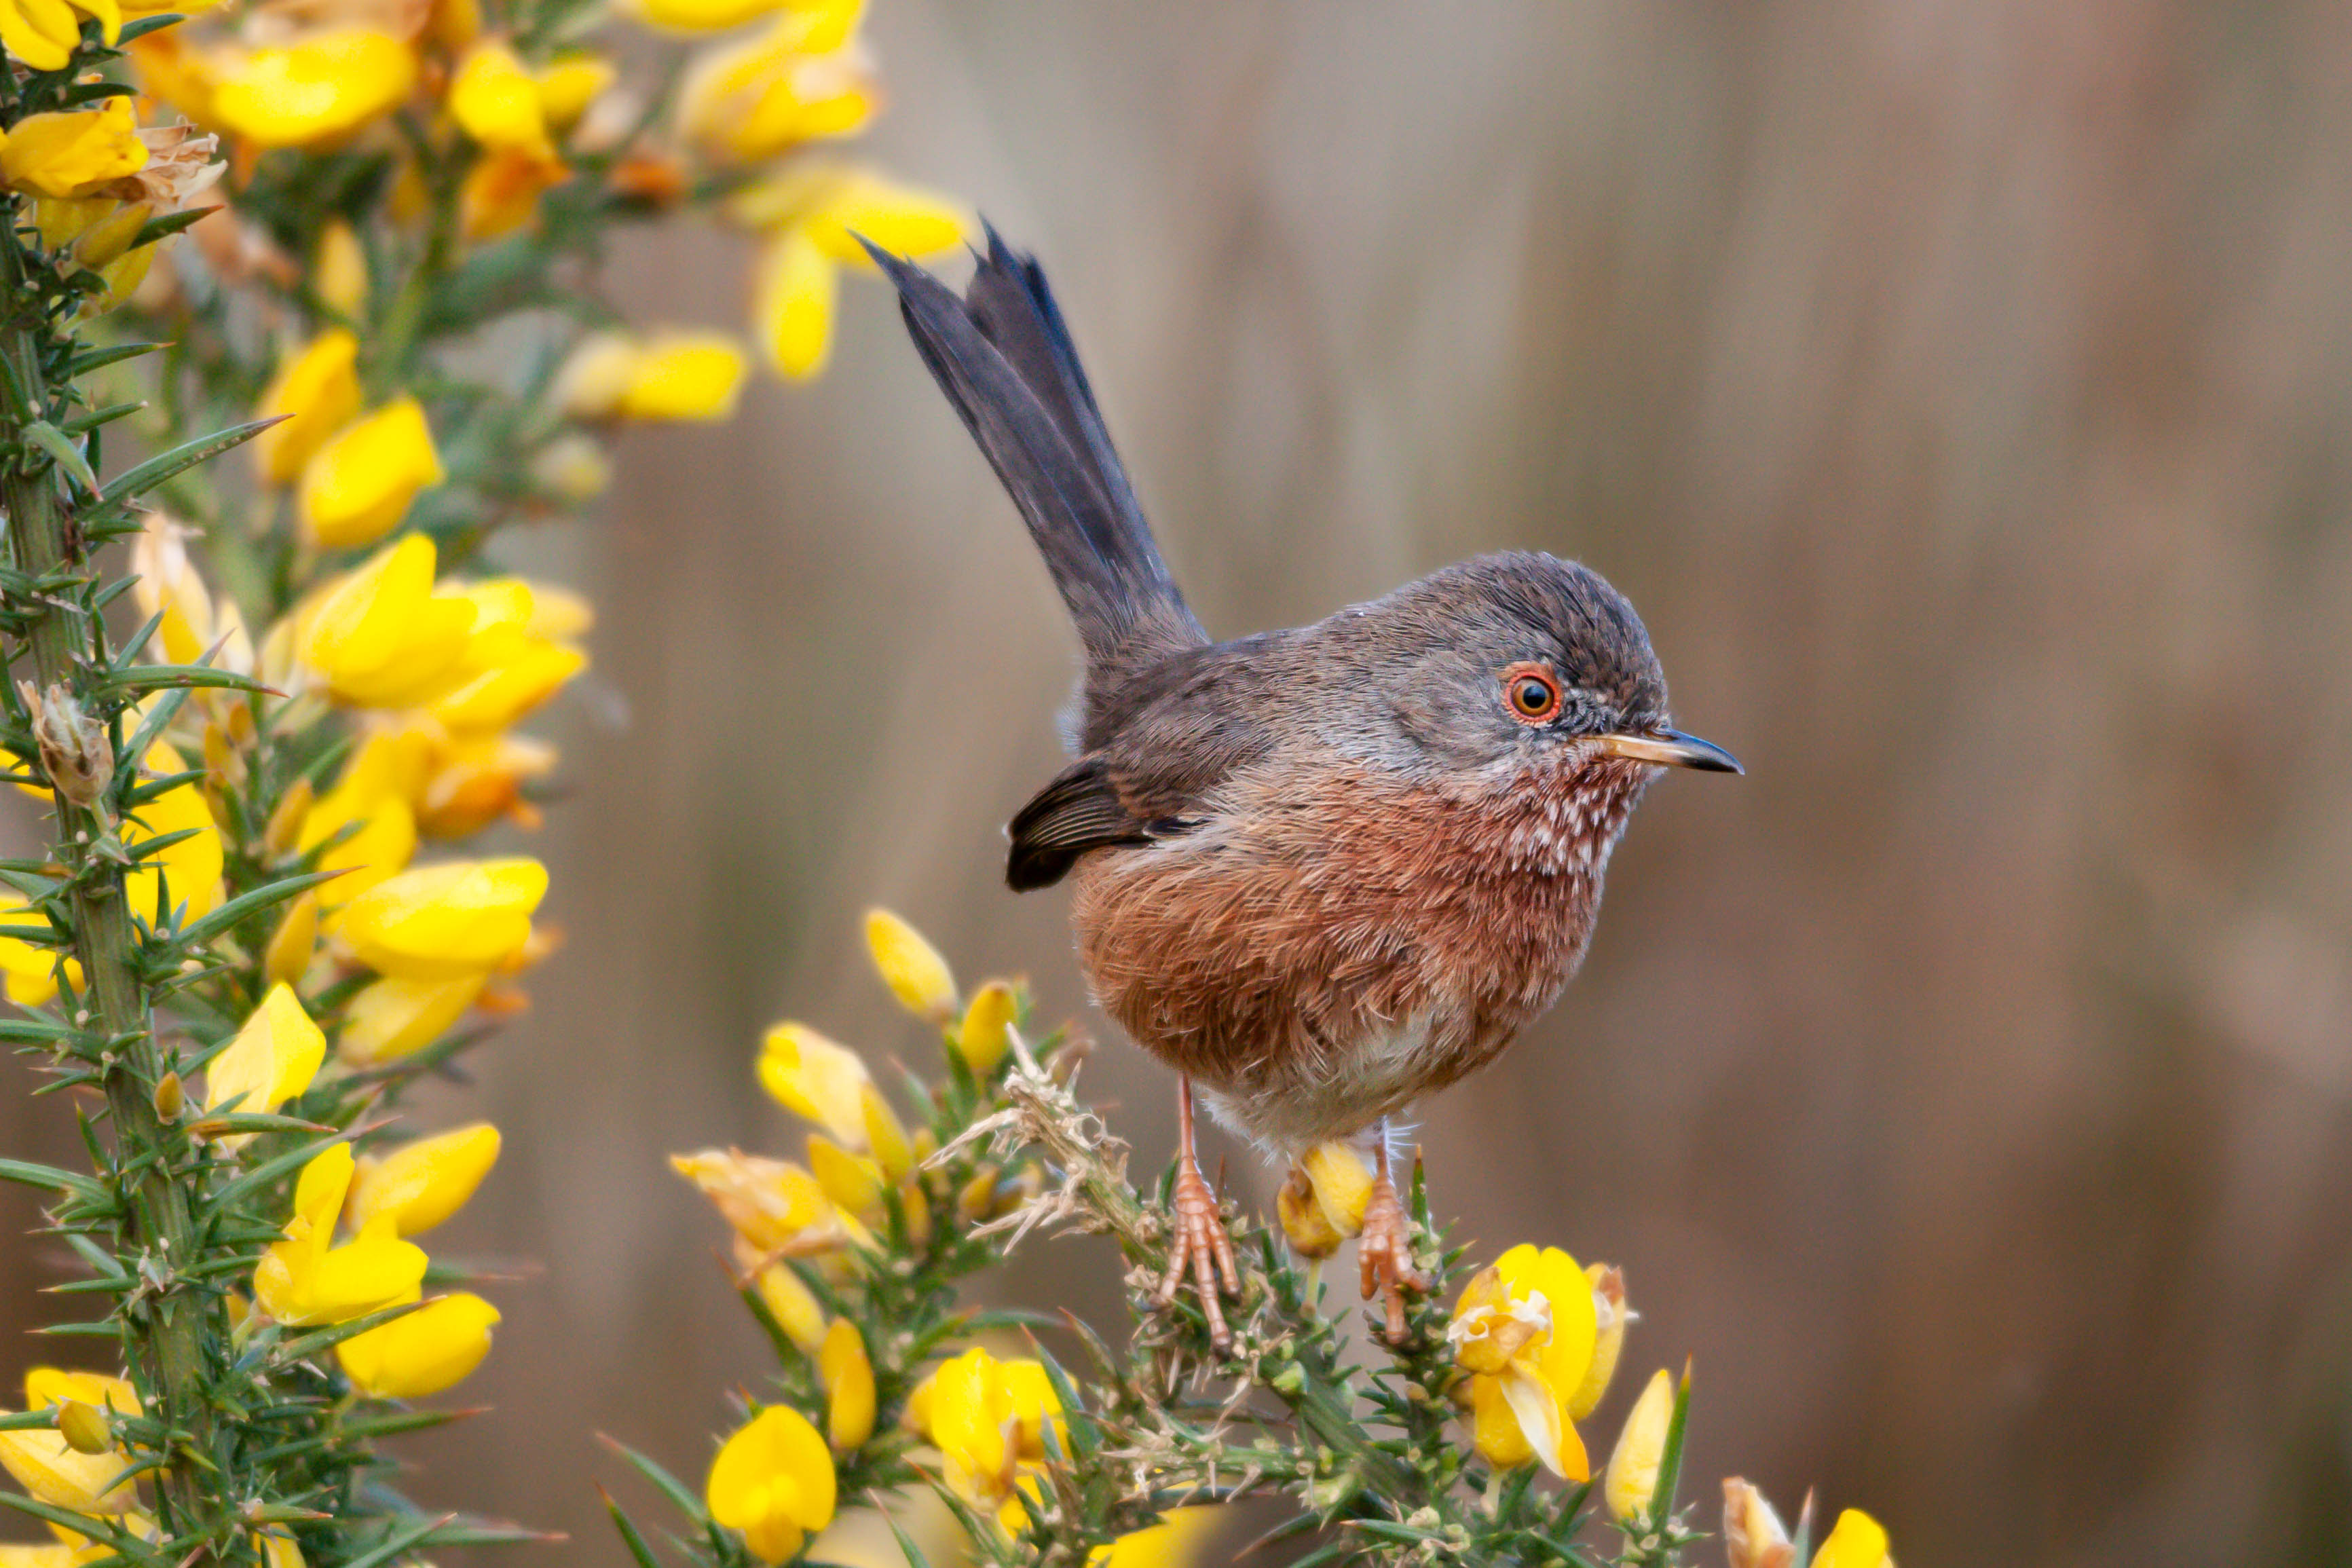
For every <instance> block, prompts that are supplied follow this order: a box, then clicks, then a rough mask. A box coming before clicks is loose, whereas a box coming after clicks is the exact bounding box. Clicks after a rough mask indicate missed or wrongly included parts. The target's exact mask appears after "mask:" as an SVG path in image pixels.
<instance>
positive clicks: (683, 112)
mask: <svg viewBox="0 0 2352 1568" xmlns="http://www.w3.org/2000/svg"><path fill="white" fill-rule="evenodd" d="M861 9H862V6H861V5H857V4H856V3H854V0H853V3H851V4H847V5H843V4H833V5H819V6H815V7H812V8H809V9H806V10H794V11H787V12H785V13H784V14H783V15H782V16H778V17H777V18H776V20H775V21H774V22H773V23H772V24H771V25H770V26H769V27H768V28H767V30H766V31H765V32H763V33H761V34H760V35H758V36H757V37H751V38H749V39H746V40H743V41H742V42H740V43H734V44H727V45H722V46H720V47H717V48H713V49H710V50H709V51H707V52H706V53H705V54H704V55H703V56H702V57H701V58H699V59H698V60H697V61H696V62H695V63H694V65H693V67H692V68H690V69H689V70H688V72H687V75H686V79H685V80H684V81H683V82H681V83H680V84H679V87H678V98H677V110H678V122H679V125H680V128H681V129H682V130H683V131H684V132H686V135H687V137H688V140H690V141H692V142H696V143H697V144H698V145H699V146H700V147H702V148H703V149H704V151H706V152H707V153H710V154H711V155H713V156H714V157H718V158H722V159H734V160H738V161H740V162H743V163H758V162H760V161H761V160H763V159H768V158H772V157H775V156H776V155H777V154H778V153H785V152H789V151H791V150H792V149H793V148H794V147H797V146H800V145H801V144H802V143H803V142H814V141H819V140H823V139H825V138H829V137H837V136H851V135H855V134H856V132H860V131H863V130H864V129H865V128H866V123H867V122H868V121H871V120H872V119H873V118H874V110H875V106H876V102H877V92H876V88H875V83H874V77H873V69H872V67H871V66H870V64H869V63H868V62H867V60H866V53H865V51H864V50H863V49H861V48H860V47H857V45H856V41H855V39H854V36H853V35H854V33H855V30H856V26H857V21H858V16H859V12H860V11H861Z"/></svg>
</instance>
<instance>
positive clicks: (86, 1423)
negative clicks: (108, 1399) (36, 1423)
mask: <svg viewBox="0 0 2352 1568" xmlns="http://www.w3.org/2000/svg"><path fill="white" fill-rule="evenodd" d="M57 1419H58V1436H61V1437H63V1438H64V1439H65V1440H66V1447H68V1448H71V1449H72V1450H73V1451H74V1452H75V1453H77V1454H103V1453H106V1452H107V1451H109V1450H110V1449H111V1448H112V1447H114V1434H113V1432H112V1431H111V1430H110V1429H109V1428H108V1426H107V1425H106V1417H105V1416H103V1415H100V1414H99V1413H98V1411H97V1410H96V1409H95V1408H93V1407H92V1406H90V1405H84V1404H83V1403H82V1402H81V1401H80V1400H79V1399H68V1400H67V1401H66V1402H65V1403H64V1404H63V1405H58V1417H57Z"/></svg>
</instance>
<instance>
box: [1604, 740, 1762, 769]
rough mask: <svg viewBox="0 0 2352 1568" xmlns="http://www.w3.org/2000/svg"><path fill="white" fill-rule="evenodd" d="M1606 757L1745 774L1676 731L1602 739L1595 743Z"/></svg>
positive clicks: (1711, 746) (1716, 750)
mask: <svg viewBox="0 0 2352 1568" xmlns="http://www.w3.org/2000/svg"><path fill="white" fill-rule="evenodd" d="M1594 743H1595V744H1597V745H1598V746H1599V747H1600V748H1601V751H1602V752H1604V753H1606V754H1607V755H1609V756H1612V757H1623V758H1624V759H1625V760H1626V761H1628V762H1633V763H1657V764H1658V765H1659V766H1660V767H1664V768H1696V769H1697V770H1698V771H1699V772H1701V773H1746V772H1747V771H1748V770H1747V769H1745V768H1743V767H1741V766H1740V765H1739V759H1738V757H1735V756H1733V755H1732V754H1731V753H1730V752H1727V751H1725V750H1724V749H1723V748H1722V747H1721V746H1718V745H1717V744H1716V743H1715V742H1713V741H1702V740H1700V739H1699V738H1698V737H1697V736H1696V735H1685V734H1684V733H1683V732H1682V731H1679V730H1657V731H1638V730H1636V731H1622V732H1621V733H1618V734H1614V735H1602V736H1601V737H1600V738H1599V739H1598V740H1597V741H1596V742H1594Z"/></svg>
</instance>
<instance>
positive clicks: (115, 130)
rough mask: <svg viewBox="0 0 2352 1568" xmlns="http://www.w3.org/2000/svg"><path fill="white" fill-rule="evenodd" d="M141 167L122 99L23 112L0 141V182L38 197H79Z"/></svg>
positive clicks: (134, 128)
mask: <svg viewBox="0 0 2352 1568" xmlns="http://www.w3.org/2000/svg"><path fill="white" fill-rule="evenodd" d="M61 8H62V7H61ZM11 47H13V40H12V44H11ZM146 166H147V144H146V143H145V142H142V141H141V140H140V139H139V126H138V122H137V121H135V120H134V119H133V118H132V116H131V100H129V99H127V98H110V99H108V100H105V102H104V103H102V104H101V105H100V107H98V108H96V109H83V110H68V111H67V112H65V113H61V114H28V115H26V117H25V118H24V119H22V120H20V121H17V122H16V124H15V125H14V126H12V127H11V128H10V129H9V130H8V131H7V132H5V137H0V184H8V185H11V186H14V187H15V188H16V189H17V190H20V191H32V192H35V193H37V194H38V195H45V196H80V195H87V194H89V192H91V191H93V190H96V189H97V188H98V187H99V186H100V185H104V184H109V183H110V182H111V181H115V180H119V179H121V178H123V177H124V176H125V175H128V174H137V173H138V172H139V171H140V170H141V169H143V168H145V167H146Z"/></svg>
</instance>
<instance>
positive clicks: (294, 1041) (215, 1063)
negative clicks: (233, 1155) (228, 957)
mask: <svg viewBox="0 0 2352 1568" xmlns="http://www.w3.org/2000/svg"><path fill="white" fill-rule="evenodd" d="M326 1059H327V1037H326V1036H325V1035H324V1034H323V1033H321V1032H320V1028H319V1026H318V1025H316V1024H314V1023H312V1022H311V1021H310V1014H308V1013H306V1012H304V1011H303V1010H302V1004H301V1001H300V999H299V998H298V997H297V996H296V995H295V994H294V992H293V989H292V987H290V986H288V985H286V984H283V983H281V984H276V985H273V986H271V987H270V988H269V993H268V995H266V996H264V997H262V999H261V1005H260V1006H258V1007H256V1008H255V1009H254V1010H253V1016H251V1017H249V1018H247V1020H246V1021H245V1026H244V1027H242V1028H240V1029H238V1030H237V1032H236V1038H235V1039H233V1040H231V1041H230V1042H229V1043H228V1044H227V1045H226V1046H225V1047H222V1048H221V1051H220V1054H219V1055H217V1056H215V1057H214V1058H213V1059H212V1061H211V1062H210V1064H209V1065H207V1066H206V1067H205V1107H206V1109H207V1110H212V1111H215V1112H217V1111H223V1110H239V1111H246V1112H251V1113H258V1114H264V1115H267V1114H269V1113H271V1112H274V1111H276V1110H278V1107H280V1106H282V1105H284V1104H285V1103H286V1102H287V1101H288V1100H291V1099H293V1098H294V1097H295V1096H296V1095H298V1094H300V1093H301V1092H302V1091H303V1090H304V1089H309V1088H310V1080H311V1079H314V1078H316V1077H318V1076H319V1068H320V1066H321V1065H322V1064H323V1063H324V1062H325V1061H326ZM252 1136H253V1134H251V1133H249V1132H243V1133H237V1134H235V1135H233V1136H229V1137H225V1138H223V1139H221V1140H220V1144H221V1147H223V1148H224V1149H236V1148H240V1147H242V1146H243V1145H244V1144H245V1143H246V1142H247V1141H249V1140H250V1139H251V1138H252Z"/></svg>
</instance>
